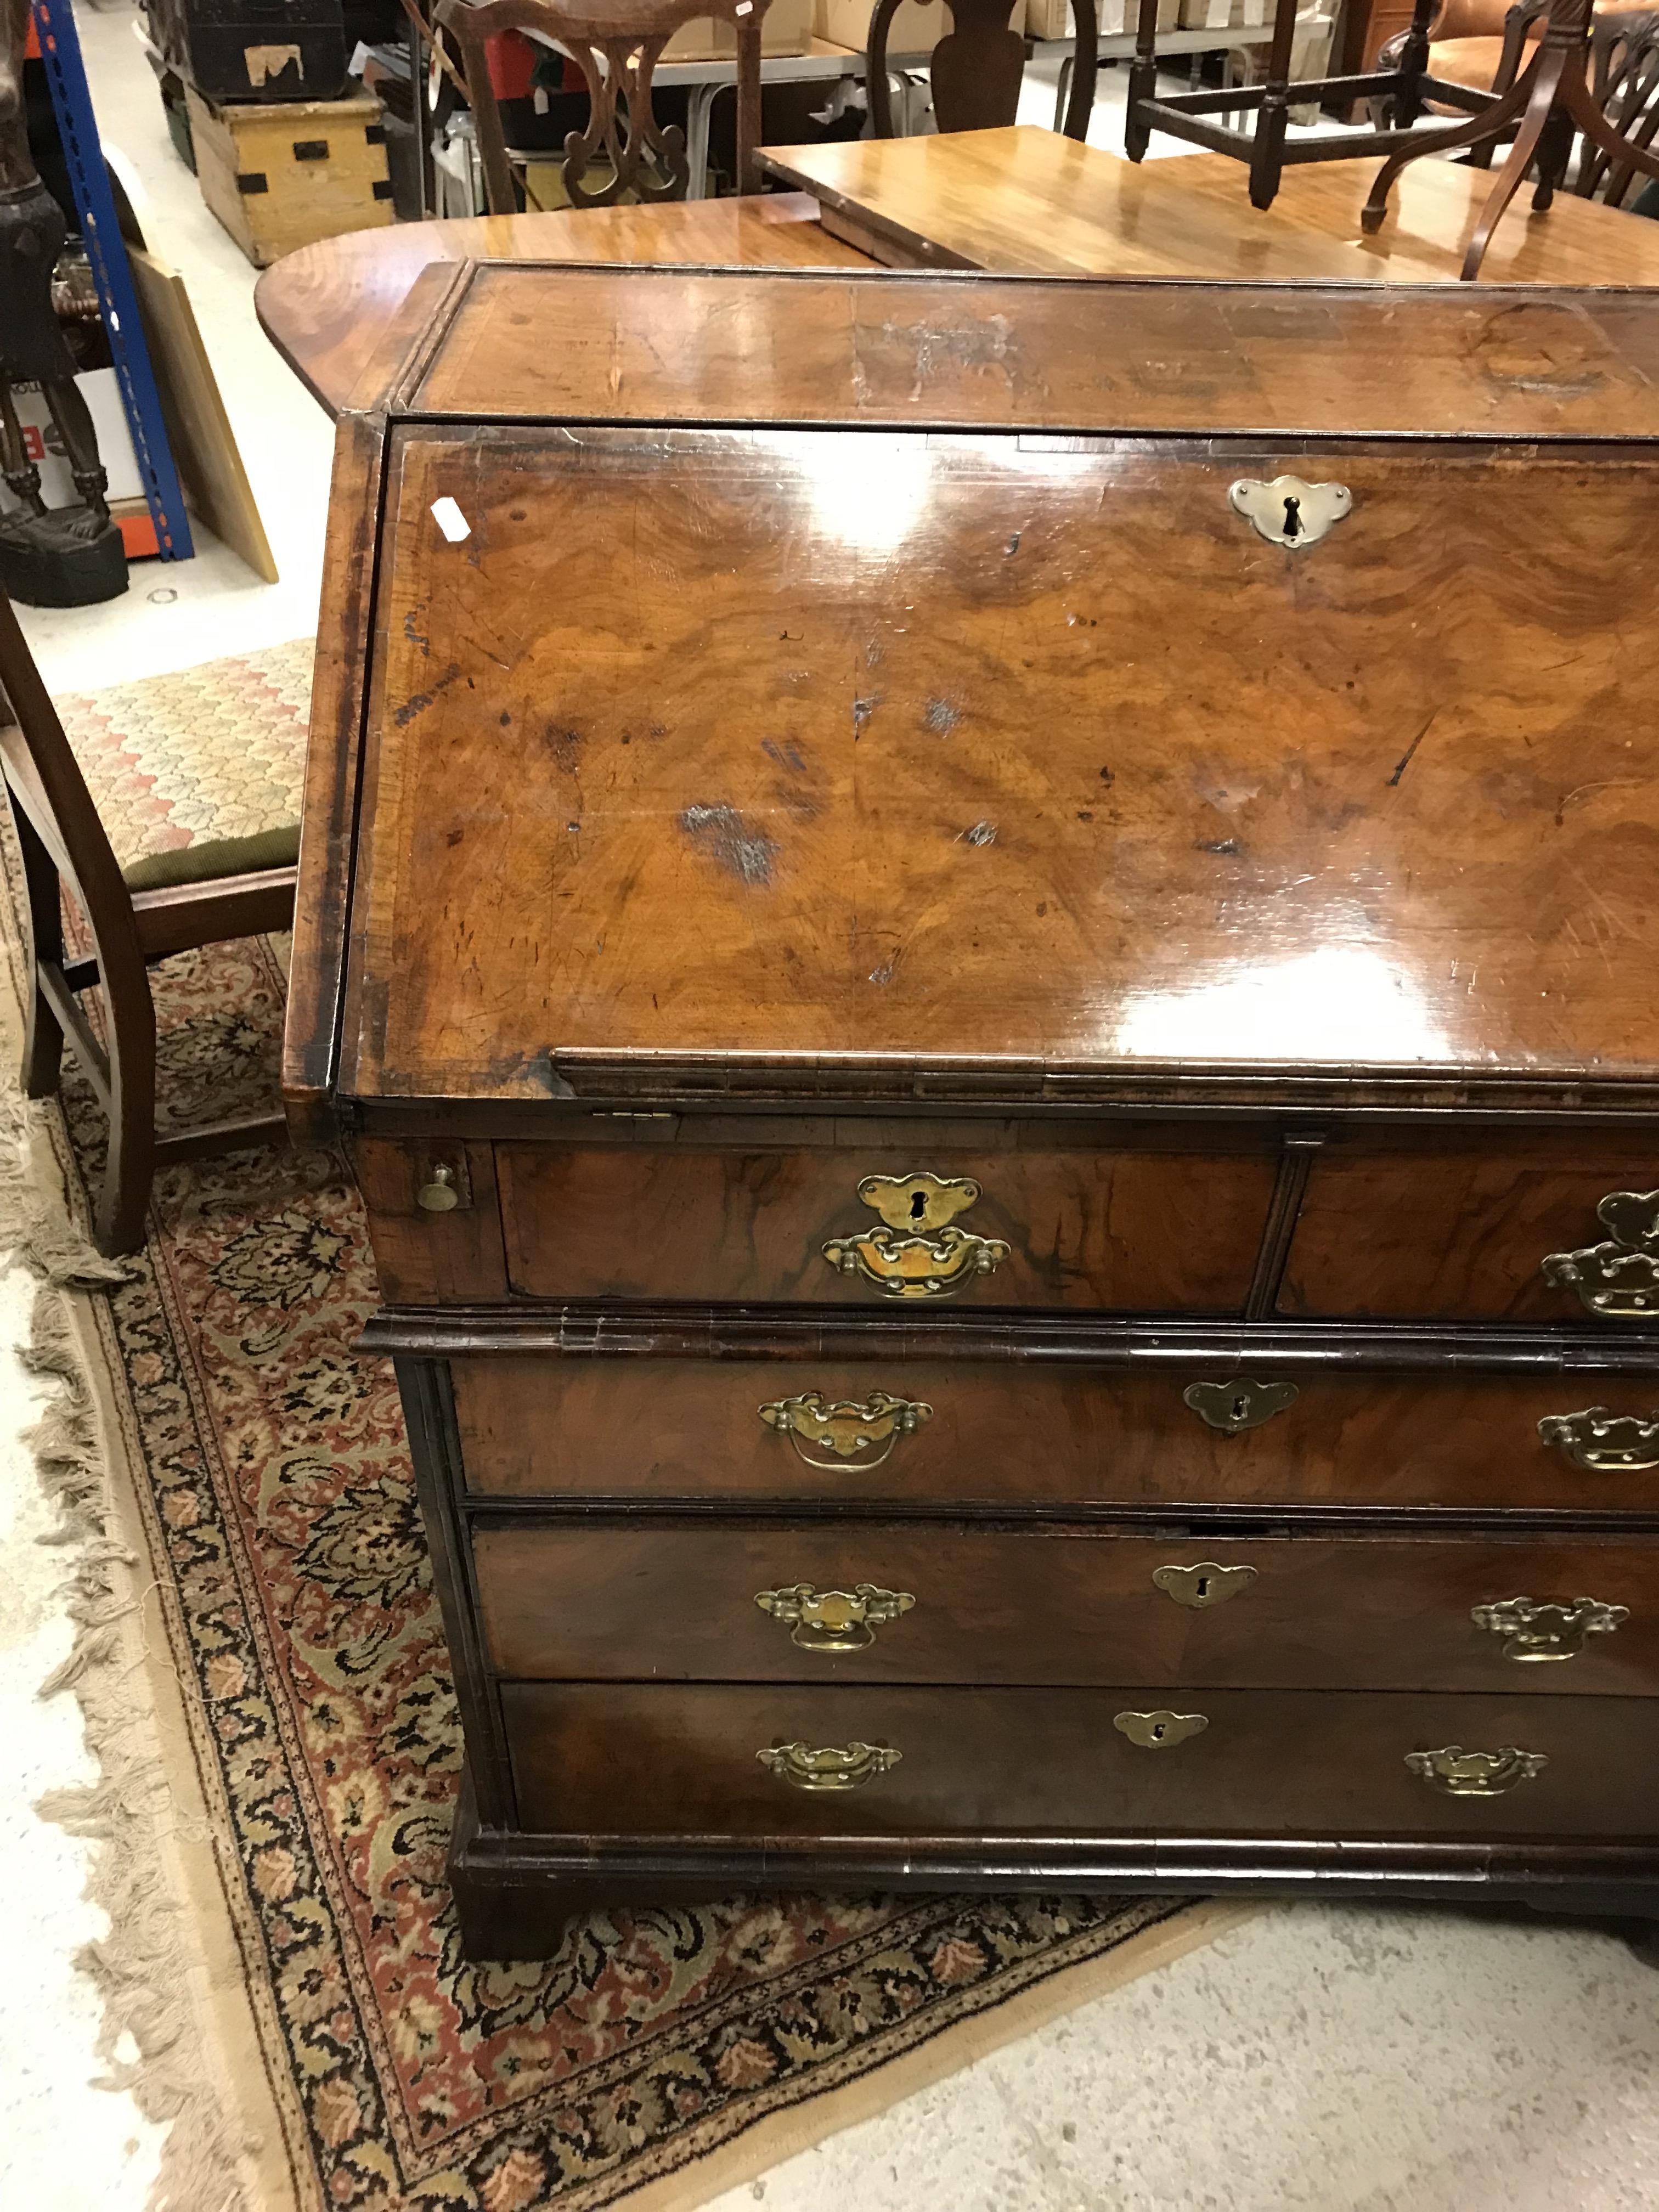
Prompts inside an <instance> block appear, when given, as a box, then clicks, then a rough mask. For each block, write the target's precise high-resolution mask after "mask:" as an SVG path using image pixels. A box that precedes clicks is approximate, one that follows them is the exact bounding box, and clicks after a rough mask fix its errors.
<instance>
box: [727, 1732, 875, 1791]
mask: <svg viewBox="0 0 1659 2212" xmlns="http://www.w3.org/2000/svg"><path fill="white" fill-rule="evenodd" d="M755 1756H756V1758H757V1759H759V1761H760V1763H761V1765H763V1767H764V1768H765V1769H766V1771H767V1772H768V1773H769V1774H775V1775H777V1776H779V1777H780V1778H781V1779H782V1780H783V1781H785V1782H787V1783H790V1784H793V1787H794V1788H795V1789H797V1790H860V1789H862V1788H863V1786H864V1784H866V1782H870V1781H873V1779H874V1778H875V1777H876V1776H877V1775H878V1774H885V1773H886V1772H887V1771H888V1770H889V1769H890V1768H891V1767H895V1766H896V1765H898V1763H899V1760H900V1759H901V1758H902V1756H903V1754H902V1753H901V1752H896V1751H895V1750H894V1749H893V1747H892V1746H891V1744H888V1743H842V1744H835V1743H826V1744H823V1745H821V1746H820V1747H819V1748H818V1749H817V1750H816V1751H814V1750H813V1749H812V1748H811V1746H810V1745H808V1744H804V1743H775V1744H770V1745H769V1746H768V1747H767V1748H766V1749H765V1750H764V1751H757V1753H755Z"/></svg>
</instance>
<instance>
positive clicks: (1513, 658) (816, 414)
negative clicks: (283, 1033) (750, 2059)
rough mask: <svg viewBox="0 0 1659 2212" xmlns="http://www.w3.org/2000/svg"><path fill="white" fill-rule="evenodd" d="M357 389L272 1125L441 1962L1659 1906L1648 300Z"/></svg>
mask: <svg viewBox="0 0 1659 2212" xmlns="http://www.w3.org/2000/svg"><path fill="white" fill-rule="evenodd" d="M554 328H556V329H557V330H559V331H561V332H562V333H564V334H566V338H567V342H566V343H562V344H561V345H560V346H559V347H557V348H550V347H549V346H548V345H547V344H546V343H545V332H546V331H548V330H550V329H554ZM406 334H407V344H408V350H407V354H406V357H405V359H404V362H403V364H402V366H401V368H399V369H398V371H397V373H396V374H395V375H393V376H392V379H391V381H390V382H389V384H386V385H384V386H381V387H380V388H377V389H376V391H375V392H372V393H368V394H365V395H364V396H363V399H362V404H360V406H359V408H358V409H357V410H355V411H351V412H349V413H348V415H347V416H346V417H345V419H344V421H343V425H342V431H341V443H340V447H339V453H340V463H339V470H338V473H337V485H336V495H335V496H336V501H337V514H336V535H337V544H336V548H335V552H334V555H333V556H332V558H333V563H334V565H333V567H332V568H331V574H333V575H335V576H337V578H338V579H339V580H340V582H339V586H338V588H339V590H340V592H341V610H340V611H341V614H342V616H343V622H342V623H341V626H340V630H339V635H340V639H341V649H340V651H339V653H337V656H336V657H335V658H334V659H332V660H331V665H330V669H329V672H328V680H327V684H326V685H325V690H324V692H323V694H322V696H323V697H324V701H325V706H324V710H323V711H324V714H325V723H324V724H323V725H319V736H321V737H325V738H326V739H327V740H328V742H326V743H325V744H321V745H319V749H318V750H317V752H316V755H315V757H314V758H313V775H312V778H311V781H310V785H309V788H308V794H307V827H306V836H305V842H304V845H303V848H302V851H303V855H304V859H303V862H302V876H303V878H304V889H303V890H302V894H301V916H300V921H301V928H300V933H299V939H298V942H299V944H300V945H301V948H302V957H301V972H300V973H299V974H298V975H296V978H295V994H294V998H293V1001H292V1005H293V1008H294V1013H293V1018H292V1022H291V1026H290V1030H289V1040H288V1063H287V1066H288V1074H287V1082H288V1085H289V1097H290V1099H291V1103H292V1106H293V1110H294V1112H295V1116H296V1119H297V1120H298V1121H299V1122H300V1123H301V1126H303V1127H307V1128H314V1127H319V1126H323V1125H326V1124H328V1123H330V1122H332V1124H333V1125H334V1126H336V1127H338V1128H339V1129H340V1130H341V1131H342V1133H343V1135H344V1136H345V1138H346V1139H347V1141H348V1143H349V1146H350V1148H351V1151H352V1155H353V1158H355V1160H356V1164H357V1168H358V1172H359V1176H360V1179H361V1182H362V1188H363V1192H364V1196H365V1200H366V1202H367V1205H368V1218H369V1225H370V1233H371V1235H372V1237H373V1238H374V1245H375V1250H376V1255H377V1259H378V1261H379V1264H380V1268H381V1272H382V1278H383V1288H384V1291H385V1295H386V1301H387V1303H386V1306H385V1307H384V1308H383V1310H381V1312H380V1314H379V1315H378V1316H376V1317H375V1318H374V1320H373V1321H372V1322H371V1323H370V1324H369V1326H368V1329H367V1331H366V1333H365V1337H364V1345H365V1348H366V1349H367V1350H368V1351H371V1352H390V1353H392V1354H393V1355H394V1356H395V1358H397V1361H398V1372H399V1377H400V1382H401V1385H402V1388H403V1391H404V1404H405V1407H406V1410H407V1412H408V1415H409V1421H410V1433H411V1439H412V1442H413V1445H414V1451H415V1459H416V1474H417V1478H418V1480H419V1484H420V1488H421V1497H422V1511H423V1513H424V1515H425V1516H426V1520H427V1525H428V1531H429V1534H430V1535H431V1538H432V1542H433V1548H434V1554H435V1560H436V1562H437V1571H438V1582H439V1589H440V1595H441V1600H442V1602H443V1605H444V1607H445V1618H446V1625H447V1632H448V1635H449V1638H450V1642H451V1646H452V1652H453V1657H454V1661H455V1665H456V1671H457V1681H458V1686H459V1697H460V1702H461V1707H462V1711H463V1715H464V1718H465V1730H466V1738H467V1768H468V1773H467V1781H466V1785H465V1791H464V1795H463V1800H462V1806H461V1812H460V1816H459V1824H458V1826H457V1830H456V1835H455V1842H454V1846H453V1853H452V1858H451V1875H452V1880H453V1883H454V1886H455V1892H456V1896H457V1899H458V1902H459V1909H460V1913H461V1920H462V1925H463V1929H464V1930H465V1940H466V1942H467V1943H468V1945H469V1946H470V1948H471V1950H472V1951H473V1952H474V1953H475V1954H478V1955H498V1954H508V1955H514V1954H523V1955H532V1954H538V1953H541V1952H544V1951H545V1950H546V1949H547V1948H549V1947H550V1946H552V1945H554V1944H556V1942H558V1941H559V1940H560V1933H561V1928H562V1921H563V1918H564V1916H566V1915H567V1914H568V1912H569V1911H572V1910H574V1909H575V1908H576V1907H578V1906H579V1905H582V1904H584V1903H588V1902H604V1901H610V1900H629V1899H631V1900H635V1901H640V1900H649V1901H655V1900H659V1899H667V1898H670V1897H673V1896H684V1895H695V1894H698V1893H703V1894H707V1893H711V1892H714V1891H718V1890H720V1888H722V1887H725V1886H727V1885H741V1884H744V1883H750V1884H752V1883H755V1882H757V1881H758V1882H764V1883H769V1884H777V1883H779V1882H788V1883H797V1882H798V1883H809V1884H810V1883H815V1882H822V1883H840V1884H842V1885H846V1884H849V1883H851V1884H856V1883H859V1882H860V1881H867V1882H872V1883H873V1882H896V1883H901V1884H902V1883H905V1882H909V1883H915V1884H924V1885H933V1886H939V1885H941V1884H945V1885H950V1884H957V1885H969V1886H972V1885H974V1884H975V1883H977V1884H980V1885H982V1886H996V1887H1008V1886H1010V1885H1020V1884H1024V1885H1028V1886H1039V1885H1043V1884H1049V1885H1053V1884H1064V1883H1065V1882H1068V1881H1073V1882H1079V1883H1084V1884H1095V1885H1098V1886H1116V1887H1130V1888H1133V1887H1141V1888H1146V1889H1178V1888H1181V1887H1183V1886H1186V1887H1203V1888H1206V1889H1210V1890H1215V1889H1220V1888H1225V1887H1230V1886H1231V1887H1237V1888H1240V1889H1246V1890H1261V1891H1271V1890H1273V1889H1274V1888H1275V1887H1285V1886H1289V1887H1292V1888H1296V1889H1298V1890H1299V1891H1300V1892H1303V1893H1305V1889H1306V1887H1307V1884H1308V1882H1309V1881H1310V1880H1311V1881H1314V1883H1315V1884H1316V1886H1317V1885H1318V1884H1325V1885H1328V1887H1333V1888H1334V1889H1339V1890H1344V1891H1346V1892H1349V1893H1358V1894H1376V1893H1389V1892H1393V1893H1400V1894H1418V1893H1421V1894H1433V1895H1437V1896H1442V1897H1459V1898H1464V1899H1475V1900H1480V1899H1495V1898H1498V1897H1508V1898H1522V1899H1531V1900H1533V1901H1534V1902H1537V1903H1540V1904H1543V1903H1547V1904H1549V1905H1553V1906H1555V1907H1558V1908H1559V1907H1561V1906H1563V1905H1573V1906H1576V1907H1577V1908H1578V1909H1581V1910H1584V1911H1620V1912H1625V1913H1629V1914H1632V1915H1635V1914H1647V1915H1651V1916H1652V1917H1659V1836H1656V1832H1655V1831H1656V1802H1655V1799H1654V1796H1653V1791H1652V1789H1651V1786H1650V1784H1649V1783H1648V1782H1646V1781H1645V1780H1644V1779H1643V1775H1644V1772H1645V1767H1644V1765H1643V1759H1644V1750H1645V1747H1646V1746H1647V1744H1648V1741H1649V1738H1650V1734H1651V1732H1652V1731H1653V1730H1655V1729H1659V1683H1656V1680H1655V1674H1654V1668H1655V1659H1654V1653H1655V1651H1656V1649H1659V1644H1656V1638H1659V1613H1656V1612H1655V1609H1654V1606H1653V1603H1652V1601H1651V1600H1650V1597H1649V1596H1648V1595H1646V1593H1647V1592H1649V1591H1650V1589H1653V1588H1654V1587H1656V1585H1659V1577H1656V1573H1655V1570H1656V1568H1659V1034H1656V1025H1655V1020H1654V1017H1653V1013H1652V1009H1651V1004H1650V999H1651V994H1650V993H1649V992H1648V991H1647V989H1646V987H1645V976H1646V975H1647V973H1648V971H1649V969H1650V965H1651V963H1652V961H1653V958H1654V957H1655V955H1656V954H1659V913H1656V910H1655V908H1654V902H1653V901H1652V899H1651V896H1650V884H1651V881H1652V878H1653V873H1654V869H1655V864H1656V860H1659V799H1656V792H1659V777H1656V775H1655V769H1656V766H1659V762H1656V759H1655V757H1654V756H1655V754H1656V751H1659V738H1656V736H1655V735H1654V732H1655V731H1656V729H1659V712H1656V709H1659V678H1656V676H1655V674H1654V672H1653V671H1652V669H1651V668H1650V665H1649V664H1648V663H1647V662H1645V661H1644V660H1643V659H1642V658H1641V657H1640V656H1632V654H1630V653H1628V652H1627V651H1626V650H1625V649H1624V647H1623V645H1622V643H1621V639H1620V631H1621V629H1623V630H1626V631H1627V630H1628V629H1629V627H1630V625H1631V624H1632V621H1635V622H1638V623H1639V622H1640V621H1641V619H1642V617H1643V616H1644V614H1645V615H1648V616H1652V615H1653V614H1655V613H1656V612H1659V607H1656V606H1655V605H1651V604H1650V602H1651V601H1653V600H1654V599H1655V597H1656V593H1659V586H1656V585H1655V584H1654V582H1653V581H1652V579H1651V573H1650V564H1648V563H1646V562H1644V559H1643V558H1642V557H1641V553H1642V549H1643V547H1644V545H1645V543H1646V540H1647V538H1648V537H1649V536H1650V515H1651V510H1652V507H1653V502H1654V498H1655V495H1656V491H1659V402H1656V399H1655V398H1654V396H1653V395H1654V392H1655V390H1656V388H1659V358H1656V356H1655V353H1654V341H1653V338H1652V335H1651V331H1650V329H1649V327H1648V325H1647V324H1646V323H1644V320H1643V319H1642V318H1641V317H1640V316H1639V315H1634V314H1632V309H1631V302H1630V301H1629V299H1628V298H1626V297H1623V296H1621V295H1601V294H1596V293H1593V292H1587V293H1584V294H1583V295H1571V296H1569V295H1559V294H1553V293H1543V292H1537V291H1534V292H1533V293H1531V294H1529V295H1527V297H1526V300H1525V301H1524V303H1522V302H1520V301H1518V300H1517V298H1516V296H1515V295H1504V294H1501V293H1498V292H1497V291H1486V292H1478V293H1473V294H1472V293H1470V292H1468V291H1464V292H1462V293H1461V294H1459V295H1457V296H1456V297H1455V300H1454V299H1449V298H1448V297H1447V296H1446V295H1444V294H1442V293H1438V292H1436V291H1434V290H1432V289H1431V290H1426V291H1422V292H1418V293H1414V294H1409V295H1390V294H1388V293H1386V292H1379V291H1377V290H1376V289H1368V290H1365V291H1363V292H1362V291H1359V290H1350V289H1344V288H1342V287H1340V286H1325V287H1303V288H1297V289H1296V290H1295V291H1294V292H1274V291H1272V290H1268V289H1262V288H1260V287H1232V286H1226V285H1219V284H1216V285H1212V284H1183V285H1179V286H1170V287H1168V288H1163V289H1161V288H1159V287H1157V286H1152V285H1139V284H1112V285H1095V284H1092V283H1072V284H1067V285H1066V286H1065V287H1064V288H1063V289H1062V288H1060V287H1056V286H1054V285H1052V284H1048V283H1044V282H1042V281H1034V280H1025V281H1021V280H1004V279H990V278H976V279H972V280H962V279H957V278H950V277H940V278H935V279H932V280H929V281H927V282H926V283H917V282H914V281H912V280H907V279H902V278H896V277H883V276H873V275H872V276H868V277H862V276H855V275H849V274H847V273H843V272H841V271H830V270H825V271H820V270H800V271H799V272H790V273H787V274H784V273H780V274H778V275H776V276H756V275H752V274H745V273H743V272H739V271H726V272H719V271H696V272H687V273H684V274H681V275H675V274H673V273H671V272H669V271H665V270H635V271H629V272H623V273H617V272H603V273H602V272H599V271H594V270H580V269H568V270H559V269H553V268H546V267H544V268H540V269H535V268H530V267H514V266H509V265H504V264H495V265H493V266H491V267H489V268H487V269H466V268H462V269H459V270H457V271H456V272H455V274H454V275H453V277H451V278H449V279H447V280H438V279H435V280H433V282H432V285H431V288H430V289H429V291H428V294H427V295H426V296H425V299H424V301H423V302H422V304H421V306H420V308H419V311H418V312H416V311H415V310H411V311H410V313H409V314H408V315H407V317H406ZM1149 361H1155V362H1161V363H1169V362H1178V363H1181V364H1182V374H1179V375H1173V376H1172V375H1170V374H1164V372H1162V371H1160V373H1159V374H1158V376H1157V377H1152V376H1151V375H1149V374H1148V372H1147V370H1146V362H1149ZM1590 393H1593V394H1594V398H1593V400H1592V399H1591V398H1588V397H1587V396H1586V395H1587V394H1590ZM1472 422H1474V423H1479V424H1480V426H1481V435H1480V438H1479V439H1478V440H1477V439H1472V438H1471V437H1470V436H1469V435H1468V426H1469V424H1470V423H1472ZM1632 600H1633V601H1634V605H1632ZM370 608H372V609H373V615H374V620H373V627H372V628H371V627H370V625H369V623H368V619H367V611H368V609H370ZM1613 609H1616V610H1617V616H1616V619H1615V617H1614V616H1613V613H1612V612H1610V610H1613ZM1609 948H1616V953H1615V955H1614V957H1609Z"/></svg>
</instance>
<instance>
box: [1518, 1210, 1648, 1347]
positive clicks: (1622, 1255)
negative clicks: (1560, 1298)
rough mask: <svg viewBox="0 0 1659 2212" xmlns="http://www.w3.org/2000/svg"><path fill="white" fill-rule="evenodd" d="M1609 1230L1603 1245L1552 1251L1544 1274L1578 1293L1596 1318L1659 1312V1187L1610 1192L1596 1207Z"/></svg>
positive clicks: (1635, 1318)
mask: <svg viewBox="0 0 1659 2212" xmlns="http://www.w3.org/2000/svg"><path fill="white" fill-rule="evenodd" d="M1595 1218H1596V1219H1597V1220H1598V1221H1599V1222H1601V1225H1602V1227H1603V1228H1604V1229H1607V1230H1610V1231H1612V1234H1611V1236H1610V1237H1608V1238H1607V1241H1606V1242H1605V1243H1601V1244H1585V1245H1583V1246H1581V1247H1580V1248H1579V1249H1578V1250H1577V1251H1576V1252H1552V1253H1550V1254H1549V1255H1548V1257H1547V1259H1546V1260H1545V1261H1544V1263H1543V1276H1544V1280H1545V1281H1546V1282H1547V1283H1553V1285H1555V1286H1556V1288H1557V1289H1558V1290H1571V1291H1577V1293H1578V1298H1579V1303H1580V1304H1582V1305H1583V1306H1584V1307H1585V1309H1586V1310H1588V1311H1589V1312H1590V1313H1593V1314H1594V1315H1595V1316H1596V1318H1597V1319H1598V1320H1600V1321H1645V1320H1647V1319H1648V1318H1649V1317H1650V1316H1652V1315H1655V1314H1659V1190H1613V1191H1609V1192H1608V1193H1607V1196H1606V1197H1605V1198H1604V1199H1603V1200H1601V1204H1600V1205H1599V1206H1597V1207H1596V1209H1595Z"/></svg>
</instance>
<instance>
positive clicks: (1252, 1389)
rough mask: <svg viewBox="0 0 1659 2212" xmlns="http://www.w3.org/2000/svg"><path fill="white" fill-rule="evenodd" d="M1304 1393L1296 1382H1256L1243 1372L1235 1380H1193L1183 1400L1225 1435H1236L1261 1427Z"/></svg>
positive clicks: (1183, 1403) (1185, 1404)
mask: <svg viewBox="0 0 1659 2212" xmlns="http://www.w3.org/2000/svg"><path fill="white" fill-rule="evenodd" d="M1301 1395H1302V1393H1301V1392H1300V1391H1299V1390H1298V1389H1297V1387H1296V1385H1295V1383H1252V1382H1251V1381H1250V1380H1249V1377H1248V1376H1243V1375H1241V1376H1237V1379H1236V1380H1234V1381H1233V1382H1231V1383H1188V1385H1187V1387H1186V1389H1184V1390H1183V1391H1182V1394H1181V1401H1182V1405H1184V1406H1190V1407H1192V1409H1193V1411H1194V1413H1196V1414H1197V1415H1198V1418H1199V1419H1200V1421H1205V1422H1207V1423H1208V1425H1210V1427H1211V1428H1212V1429H1219V1430H1220V1431H1221V1433H1222V1434H1223V1436H1225V1437H1236V1436H1237V1435H1238V1434H1239V1433H1240V1431H1243V1430H1244V1429H1259V1428H1260V1427H1261V1424H1262V1423H1263V1421H1270V1420H1271V1419H1273V1415H1274V1414H1275V1413H1283V1412H1284V1411H1285V1407H1287V1406H1293V1405H1295V1403H1296V1401H1297V1399H1298V1398H1299V1397H1300V1396H1301Z"/></svg>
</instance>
